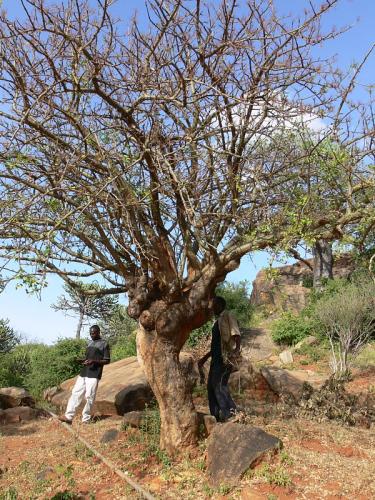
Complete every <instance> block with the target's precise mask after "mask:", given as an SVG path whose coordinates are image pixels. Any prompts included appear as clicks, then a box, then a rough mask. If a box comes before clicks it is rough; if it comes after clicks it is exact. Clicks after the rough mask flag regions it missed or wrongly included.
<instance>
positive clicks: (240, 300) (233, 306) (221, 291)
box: [215, 281, 254, 327]
mask: <svg viewBox="0 0 375 500" xmlns="http://www.w3.org/2000/svg"><path fill="white" fill-rule="evenodd" d="M215 293H216V295H221V296H222V297H224V299H225V300H226V302H227V309H228V310H229V311H231V312H232V313H233V314H234V315H235V316H236V318H237V321H238V323H239V324H240V326H242V327H247V326H249V324H250V321H251V318H252V315H253V313H254V307H253V306H252V305H251V304H250V295H249V283H248V282H247V281H240V282H239V283H228V282H224V283H223V284H221V285H220V286H218V287H217V289H216V292H215Z"/></svg>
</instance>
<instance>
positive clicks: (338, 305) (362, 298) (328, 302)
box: [315, 280, 375, 378]
mask: <svg viewBox="0 0 375 500" xmlns="http://www.w3.org/2000/svg"><path fill="white" fill-rule="evenodd" d="M374 295H375V285H374V283H373V281H371V280H369V281H364V280H362V281H360V282H359V283H350V284H349V285H347V286H346V287H344V288H342V290H339V291H338V292H337V293H336V294H335V295H333V296H332V297H328V298H325V299H321V300H320V301H319V302H318V303H317V305H316V309H315V314H316V316H317V318H318V319H319V321H320V322H321V323H322V325H323V327H324V329H325V332H326V334H327V337H328V339H329V342H330V346H331V368H332V371H333V374H334V376H335V377H336V378H343V377H346V376H347V375H348V374H349V370H350V366H351V363H352V361H353V359H354V358H355V357H356V356H357V355H358V354H359V353H360V352H361V350H362V349H363V348H364V347H365V346H366V345H367V343H368V341H369V339H370V337H371V334H372V333H373V331H374V322H375V313H374Z"/></svg>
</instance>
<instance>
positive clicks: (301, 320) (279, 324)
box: [271, 312, 316, 345]
mask: <svg viewBox="0 0 375 500" xmlns="http://www.w3.org/2000/svg"><path fill="white" fill-rule="evenodd" d="M315 329H316V323H315V322H314V320H313V319H311V318H310V317H308V316H305V315H302V314H300V315H296V314H293V313H291V312H286V313H283V315H282V316H281V318H280V319H278V320H276V321H274V323H273V324H272V330H271V334H272V339H273V341H274V342H276V343H277V344H284V345H295V344H297V342H299V341H300V340H302V339H304V338H305V337H307V336H308V335H312V334H313V333H314V332H315Z"/></svg>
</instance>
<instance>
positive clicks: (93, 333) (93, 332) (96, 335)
mask: <svg viewBox="0 0 375 500" xmlns="http://www.w3.org/2000/svg"><path fill="white" fill-rule="evenodd" d="M90 337H91V338H92V340H97V339H100V328H99V326H98V325H92V327H91V328H90Z"/></svg>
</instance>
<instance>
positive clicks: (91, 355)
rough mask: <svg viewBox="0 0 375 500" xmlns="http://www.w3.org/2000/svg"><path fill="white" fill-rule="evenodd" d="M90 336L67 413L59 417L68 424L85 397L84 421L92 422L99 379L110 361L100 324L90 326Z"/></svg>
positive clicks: (85, 422)
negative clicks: (101, 334) (92, 410)
mask: <svg viewBox="0 0 375 500" xmlns="http://www.w3.org/2000/svg"><path fill="white" fill-rule="evenodd" d="M90 337H91V342H89V344H88V346H87V349H86V356H85V360H84V361H83V367H82V369H81V372H80V374H79V375H78V378H77V381H76V383H75V385H74V387H73V390H72V394H71V396H70V398H69V401H68V404H67V407H66V411H65V415H63V416H61V417H59V420H61V422H65V423H66V424H71V423H72V421H73V417H74V415H75V413H76V411H77V408H78V407H79V405H80V404H81V402H82V399H83V397H85V399H86V404H85V407H84V408H83V411H82V422H83V423H84V424H87V423H89V422H90V420H91V409H92V406H93V404H94V401H95V395H96V390H97V388H98V383H99V380H100V379H101V378H102V373H103V366H104V365H107V364H108V363H109V362H110V353H109V346H108V342H107V341H106V340H104V339H102V338H101V337H100V328H99V326H98V325H93V326H92V327H91V328H90Z"/></svg>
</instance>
